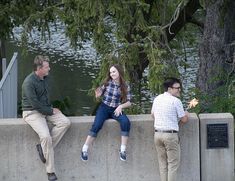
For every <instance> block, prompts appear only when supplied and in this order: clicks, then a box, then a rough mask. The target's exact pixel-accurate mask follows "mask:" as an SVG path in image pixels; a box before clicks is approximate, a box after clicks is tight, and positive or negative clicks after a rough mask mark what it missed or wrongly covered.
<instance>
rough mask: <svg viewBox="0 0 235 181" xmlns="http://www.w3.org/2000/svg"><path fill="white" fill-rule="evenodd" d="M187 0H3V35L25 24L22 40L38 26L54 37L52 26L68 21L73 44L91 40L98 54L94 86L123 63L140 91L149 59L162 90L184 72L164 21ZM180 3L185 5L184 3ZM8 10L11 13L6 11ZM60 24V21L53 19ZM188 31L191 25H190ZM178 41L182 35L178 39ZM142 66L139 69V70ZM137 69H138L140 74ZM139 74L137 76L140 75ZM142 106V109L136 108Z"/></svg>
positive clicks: (154, 87) (152, 84)
mask: <svg viewBox="0 0 235 181" xmlns="http://www.w3.org/2000/svg"><path fill="white" fill-rule="evenodd" d="M187 2H188V0H183V1H182V0H168V1H165V0H157V1H155V0H150V1H145V0H138V1H137V0H126V1H121V0H109V1H107V0H63V1H60V0H58V1H55V0H48V1H41V0H32V1H29V0H25V1H18V0H14V1H3V2H2V3H0V15H4V16H0V17H3V20H1V18H0V26H2V25H6V28H4V30H3V32H1V30H2V28H0V38H2V37H4V38H5V37H7V36H8V37H9V35H10V34H11V33H12V28H13V27H14V26H19V25H22V26H23V27H24V32H23V34H22V42H24V43H26V42H27V40H28V37H29V36H30V32H31V31H32V30H33V29H34V28H37V29H38V30H39V31H40V32H41V37H42V39H44V40H45V41H47V38H48V37H47V36H49V38H50V26H52V25H53V23H55V22H57V21H60V22H62V23H63V24H64V25H65V28H66V35H67V36H68V37H69V39H70V42H71V45H72V46H73V47H75V48H77V47H80V46H81V44H80V42H82V41H86V40H92V41H93V46H94V47H95V49H96V51H97V53H98V54H99V57H101V70H100V73H99V75H98V76H97V78H96V80H94V82H93V89H92V90H91V91H90V93H92V94H93V92H94V88H95V87H97V86H98V85H100V84H101V83H102V81H103V79H104V77H105V76H106V73H107V68H108V66H109V65H110V64H112V63H113V62H118V63H120V64H122V65H123V67H124V68H125V77H126V79H127V80H129V81H130V82H133V85H134V86H136V87H137V88H136V89H137V90H138V87H139V86H140V84H139V83H138V81H141V80H137V81H136V80H135V79H140V78H141V77H142V76H140V75H137V74H142V73H143V71H144V69H145V68H146V67H143V64H145V65H146V66H147V65H148V64H149V71H148V73H149V74H148V85H149V88H150V90H151V91H153V92H154V93H155V92H158V93H159V92H160V91H161V86H160V85H161V83H162V81H163V79H164V77H167V76H177V77H178V75H179V73H178V69H177V62H176V61H175V56H173V53H172V50H171V48H170V46H169V45H168V42H167V40H166V37H165V33H164V31H165V29H164V28H163V27H164V26H165V25H167V24H169V23H170V22H171V21H172V17H173V15H174V13H175V10H176V8H177V7H180V8H181V7H182V5H184V4H185V3H187ZM179 4H181V6H179ZM7 13H8V14H7ZM54 26H56V24H54ZM185 31H186V30H185ZM176 41H177V39H176ZM137 69H139V70H140V71H139V72H137ZM136 72H137V73H136ZM136 77H137V78H136ZM135 109H136V110H138V109H139V108H135Z"/></svg>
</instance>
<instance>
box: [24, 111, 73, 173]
mask: <svg viewBox="0 0 235 181" xmlns="http://www.w3.org/2000/svg"><path fill="white" fill-rule="evenodd" d="M23 120H24V121H25V122H26V123H28V124H29V125H30V126H31V127H32V128H33V130H34V131H35V132H36V133H37V134H38V136H39V138H40V142H41V146H42V150H43V154H44V157H45V159H46V163H45V166H46V171H47V173H53V172H55V165H54V148H55V147H56V145H57V144H58V143H59V141H60V140H61V138H62V137H63V135H64V134H65V132H66V131H67V130H68V128H69V127H70V124H71V122H70V120H69V119H68V118H67V117H65V116H64V115H63V114H62V113H57V114H54V115H52V116H45V115H43V114H41V113H39V112H38V111H23ZM47 120H48V121H49V122H51V123H52V124H53V125H54V127H53V128H52V130H51V133H50V132H49V128H48V125H47Z"/></svg>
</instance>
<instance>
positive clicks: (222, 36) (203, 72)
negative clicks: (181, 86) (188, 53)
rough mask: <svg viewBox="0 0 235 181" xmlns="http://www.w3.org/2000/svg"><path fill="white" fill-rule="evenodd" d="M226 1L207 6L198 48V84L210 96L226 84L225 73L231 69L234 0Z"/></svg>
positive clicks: (234, 35) (234, 12)
mask: <svg viewBox="0 0 235 181" xmlns="http://www.w3.org/2000/svg"><path fill="white" fill-rule="evenodd" d="M209 2H211V1H209ZM227 3H228V4H225V3H224V1H223V0H216V1H214V2H211V3H209V4H207V7H206V20H205V24H204V25H205V26H204V34H203V40H202V44H201V45H200V48H199V58H200V66H199V71H198V76H197V87H198V88H199V89H200V91H202V93H204V94H208V95H213V93H215V89H216V88H218V87H220V86H222V85H224V84H225V83H226V77H225V74H227V75H228V73H229V72H231V70H232V69H231V68H232V66H231V65H230V64H231V63H232V61H233V54H234V47H235V46H234V45H232V43H233V44H234V42H233V41H235V28H234V27H235V11H234V10H235V1H234V0H228V1H227ZM226 5H227V6H226ZM222 13H224V14H222ZM224 73H225V74H224Z"/></svg>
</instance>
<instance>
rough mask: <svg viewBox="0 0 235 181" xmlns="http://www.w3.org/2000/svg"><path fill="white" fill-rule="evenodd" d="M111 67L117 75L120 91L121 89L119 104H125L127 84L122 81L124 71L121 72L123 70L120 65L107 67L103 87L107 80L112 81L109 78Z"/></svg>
mask: <svg viewBox="0 0 235 181" xmlns="http://www.w3.org/2000/svg"><path fill="white" fill-rule="evenodd" d="M111 67H115V68H116V69H117V71H118V73H119V81H120V89H121V102H126V100H127V84H126V81H125V79H124V71H123V68H122V66H121V65H119V64H114V65H111V66H110V67H109V69H108V72H107V75H106V78H105V81H104V85H105V86H107V85H108V82H109V80H112V78H111V76H110V69H111Z"/></svg>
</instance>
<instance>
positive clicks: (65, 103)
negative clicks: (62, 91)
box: [52, 97, 73, 116]
mask: <svg viewBox="0 0 235 181" xmlns="http://www.w3.org/2000/svg"><path fill="white" fill-rule="evenodd" d="M52 105H53V107H55V108H58V109H59V110H60V111H61V112H63V114H65V115H67V116H72V115H73V114H72V113H71V112H70V107H71V100H70V98H69V97H65V98H64V99H63V100H54V101H52Z"/></svg>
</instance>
